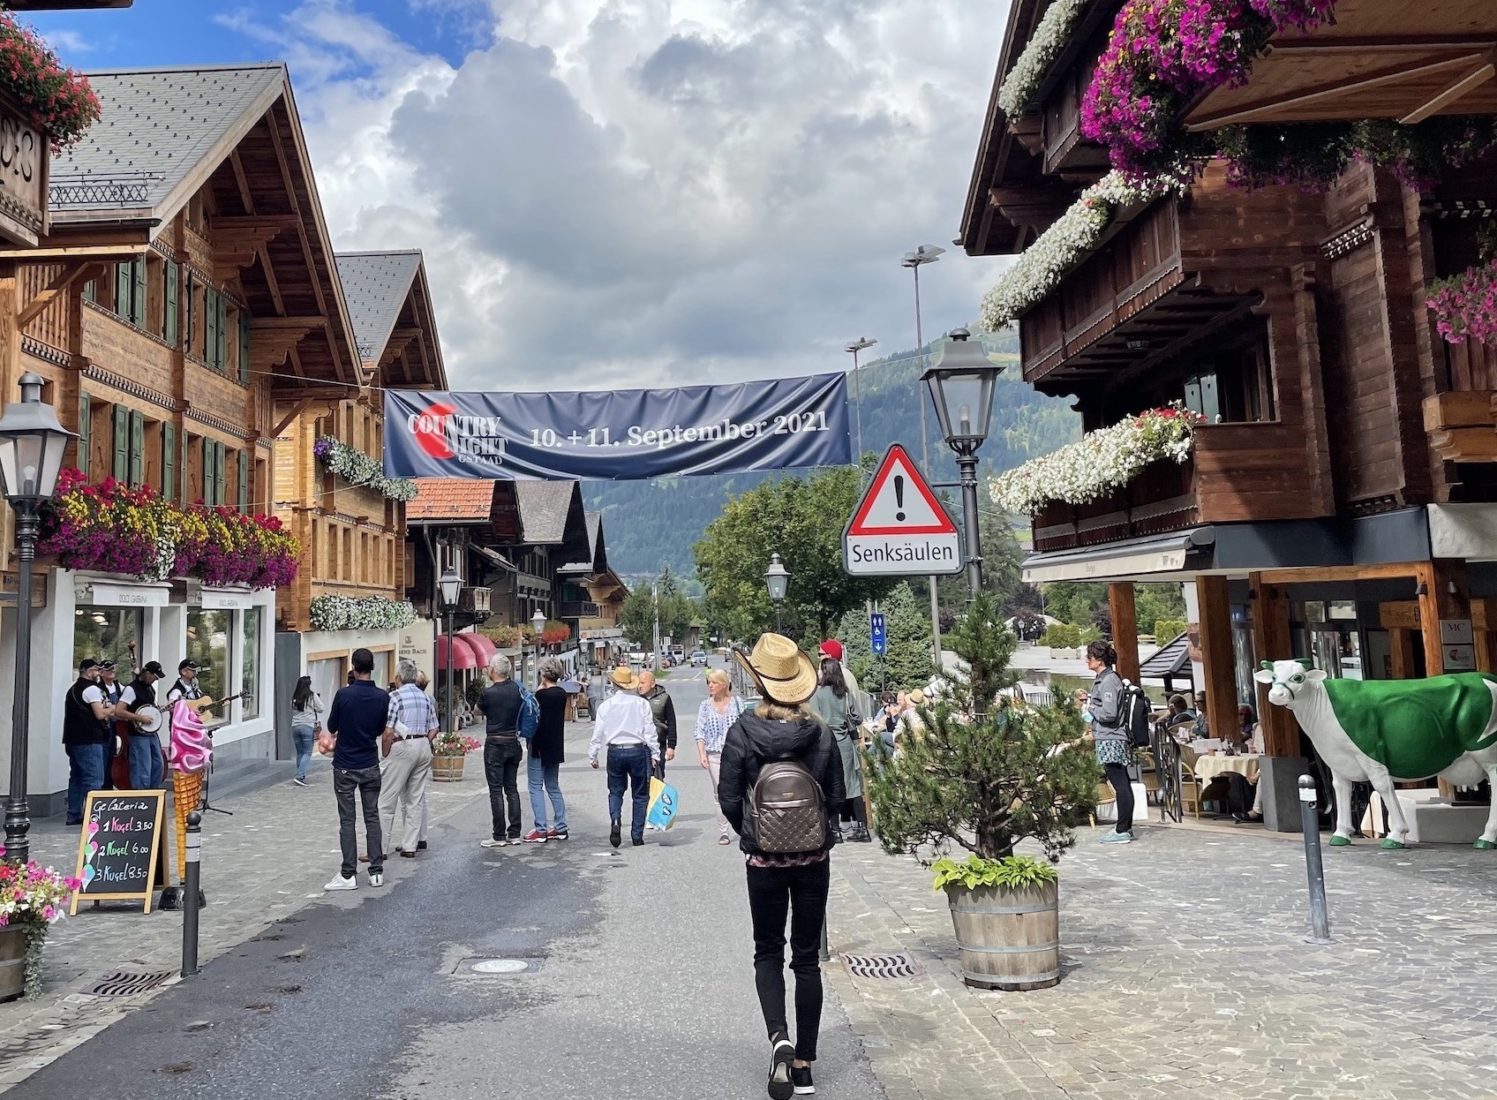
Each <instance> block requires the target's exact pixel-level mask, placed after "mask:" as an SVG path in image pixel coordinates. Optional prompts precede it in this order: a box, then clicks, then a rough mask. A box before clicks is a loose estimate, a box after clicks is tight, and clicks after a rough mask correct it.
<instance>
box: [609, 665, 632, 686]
mask: <svg viewBox="0 0 1497 1100" xmlns="http://www.w3.org/2000/svg"><path fill="white" fill-rule="evenodd" d="M608 678H609V679H610V680H611V681H613V686H614V687H616V688H623V689H624V690H625V691H634V690H635V689H636V688H638V687H639V680H638V679H637V678H636V677H635V675H634V670H633V669H632V668H630V667H629V666H628V665H620V666H619V667H618V668H616V669H614V670H613V671H612V672H610V673H609V674H608Z"/></svg>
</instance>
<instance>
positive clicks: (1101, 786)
mask: <svg viewBox="0 0 1497 1100" xmlns="http://www.w3.org/2000/svg"><path fill="white" fill-rule="evenodd" d="M1117 800H1118V794H1117V792H1116V791H1114V790H1113V789H1112V784H1111V783H1108V782H1105V781H1104V782H1101V783H1098V784H1097V805H1098V806H1099V807H1100V806H1111V805H1113V804H1115V803H1116V802H1117ZM1091 820H1092V832H1094V833H1095V832H1096V831H1097V815H1096V813H1095V811H1094V812H1093V813H1092V815H1091Z"/></svg>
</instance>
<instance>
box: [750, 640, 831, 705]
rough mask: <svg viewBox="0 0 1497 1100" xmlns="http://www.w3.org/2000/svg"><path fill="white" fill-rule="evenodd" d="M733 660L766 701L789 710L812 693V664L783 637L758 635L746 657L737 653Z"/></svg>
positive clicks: (813, 685) (798, 649)
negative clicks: (744, 670)
mask: <svg viewBox="0 0 1497 1100" xmlns="http://www.w3.org/2000/svg"><path fill="white" fill-rule="evenodd" d="M733 656H734V657H736V658H737V659H738V663H739V664H741V665H742V666H743V667H744V668H745V669H746V670H747V671H748V673H749V675H750V676H752V677H753V678H754V681H755V682H756V683H757V684H758V685H759V692H760V694H761V695H763V696H764V697H765V698H766V699H770V700H772V701H774V702H776V703H780V704H783V705H784V706H787V707H793V706H796V705H798V704H800V703H804V702H805V701H806V700H807V699H809V698H811V696H812V695H813V694H815V692H816V682H817V680H818V679H819V677H818V675H817V672H816V663H815V662H814V661H812V660H811V658H810V657H809V656H808V655H807V654H805V653H803V652H801V649H800V647H799V646H797V645H796V644H795V643H794V642H792V641H791V640H790V639H789V638H787V637H785V636H784V635H783V634H761V635H759V640H758V641H757V642H755V643H754V648H753V651H752V652H751V653H749V655H748V656H747V657H745V656H744V655H743V654H742V653H738V652H735V653H734V654H733Z"/></svg>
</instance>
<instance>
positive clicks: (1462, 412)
mask: <svg viewBox="0 0 1497 1100" xmlns="http://www.w3.org/2000/svg"><path fill="white" fill-rule="evenodd" d="M1461 347H1462V348H1464V345H1461ZM1479 348H1480V346H1479V345H1478V352H1477V353H1478V354H1484V353H1483V352H1481V351H1480V350H1479ZM1424 430H1425V431H1426V432H1428V433H1429V445H1430V447H1431V449H1432V450H1433V451H1434V452H1435V454H1436V455H1438V456H1439V458H1440V460H1441V461H1443V462H1497V391H1494V390H1452V391H1450V392H1448V393H1437V394H1435V395H1434V396H1432V397H1426V398H1425V399H1424Z"/></svg>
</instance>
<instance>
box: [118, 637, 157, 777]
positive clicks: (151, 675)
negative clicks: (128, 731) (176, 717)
mask: <svg viewBox="0 0 1497 1100" xmlns="http://www.w3.org/2000/svg"><path fill="white" fill-rule="evenodd" d="M164 679H166V669H164V668H162V667H161V662H160V661H147V662H146V663H145V664H144V665H142V666H141V668H140V671H139V672H137V673H136V674H135V679H134V680H132V681H131V682H130V684H129V685H128V686H127V687H126V688H125V690H124V692H122V693H121V695H120V701H119V703H118V705H117V706H116V707H115V708H114V716H115V717H116V718H119V719H122V720H124V721H126V722H130V723H132V724H133V725H136V726H141V727H145V726H152V725H156V724H158V723H159V722H160V721H161V712H160V711H159V710H157V709H156V687H155V685H156V682H157V681H158V680H164ZM129 751H130V786H131V787H132V788H133V789H134V790H137V791H154V790H156V789H158V788H160V787H162V786H164V785H165V783H166V757H165V756H164V755H163V754H162V751H161V738H160V737H158V736H157V735H156V733H155V731H154V730H152V731H150V732H145V731H144V730H142V732H140V733H138V734H136V735H134V736H132V737H131V738H130V750H129Z"/></svg>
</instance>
